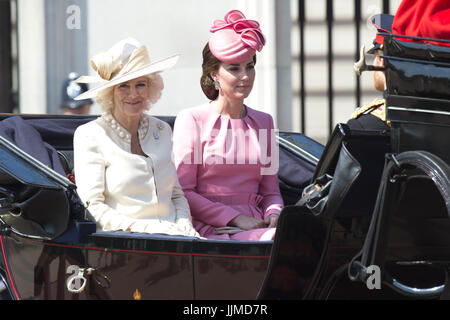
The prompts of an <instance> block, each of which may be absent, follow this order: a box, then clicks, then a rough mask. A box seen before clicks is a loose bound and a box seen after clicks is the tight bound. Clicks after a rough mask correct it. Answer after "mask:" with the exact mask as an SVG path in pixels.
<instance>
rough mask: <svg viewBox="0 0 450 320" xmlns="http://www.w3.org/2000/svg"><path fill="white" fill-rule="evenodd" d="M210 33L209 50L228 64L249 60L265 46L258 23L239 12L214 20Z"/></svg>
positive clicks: (235, 11) (234, 11)
mask: <svg viewBox="0 0 450 320" xmlns="http://www.w3.org/2000/svg"><path fill="white" fill-rule="evenodd" d="M210 31H211V33H212V35H211V38H210V39H209V50H210V51H211V53H212V54H213V55H214V56H215V57H216V58H217V59H219V60H220V61H222V62H225V63H229V64H238V63H242V62H244V61H247V60H250V59H251V58H252V57H253V56H254V55H255V53H256V51H261V50H262V48H263V47H264V45H265V44H266V39H265V37H264V35H263V33H262V32H261V29H260V27H259V23H258V22H257V21H255V20H249V19H246V18H245V16H244V14H243V13H242V12H240V11H239V10H231V11H230V12H228V13H227V14H226V15H225V18H224V20H215V21H214V24H213V26H212V27H211V29H210Z"/></svg>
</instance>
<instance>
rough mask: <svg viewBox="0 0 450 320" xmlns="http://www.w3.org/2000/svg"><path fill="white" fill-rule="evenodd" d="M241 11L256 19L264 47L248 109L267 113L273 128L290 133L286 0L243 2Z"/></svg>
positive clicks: (289, 47)
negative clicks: (259, 26) (271, 118)
mask: <svg viewBox="0 0 450 320" xmlns="http://www.w3.org/2000/svg"><path fill="white" fill-rule="evenodd" d="M242 11H243V12H244V13H245V14H246V16H247V18H248V19H255V20H258V21H259V23H260V24H261V29H262V31H263V33H264V35H265V36H266V41H267V43H266V46H265V47H264V49H263V51H261V53H258V54H257V57H258V60H257V64H256V80H255V85H254V89H253V92H252V94H251V95H250V97H249V98H248V101H247V102H248V104H249V106H251V107H254V108H256V109H259V110H261V111H265V112H267V113H270V114H271V115H272V116H273V119H274V122H275V126H276V127H277V128H280V129H281V130H290V129H291V122H292V80H291V62H292V56H291V45H290V39H291V19H290V1H289V0H258V1H255V0H246V1H245V2H243V4H242Z"/></svg>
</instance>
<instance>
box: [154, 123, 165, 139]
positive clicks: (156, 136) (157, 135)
mask: <svg viewBox="0 0 450 320" xmlns="http://www.w3.org/2000/svg"><path fill="white" fill-rule="evenodd" d="M156 128H158V130H154V131H153V137H154V138H155V140H158V139H159V131H162V130H163V129H164V126H163V124H162V123H161V122H158V123H157V124H156Z"/></svg>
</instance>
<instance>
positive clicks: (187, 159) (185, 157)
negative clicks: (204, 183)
mask: <svg viewBox="0 0 450 320" xmlns="http://www.w3.org/2000/svg"><path fill="white" fill-rule="evenodd" d="M200 133H201V123H200V122H199V121H197V120H196V119H195V118H194V117H193V115H192V114H191V113H190V112H188V111H182V112H180V113H179V114H178V116H177V118H176V120H175V126H174V132H173V152H174V160H175V166H176V168H177V174H178V179H179V181H180V184H181V187H182V188H183V191H184V195H185V197H186V199H187V200H188V202H189V206H190V208H191V214H192V217H193V218H194V219H196V220H198V221H201V222H203V223H205V224H208V225H212V226H216V227H224V226H226V225H227V224H228V223H229V222H230V221H231V220H233V219H234V218H235V217H237V216H238V215H239V214H240V212H238V211H236V210H235V209H233V208H231V207H229V206H227V205H225V204H223V203H220V202H213V201H210V200H209V199H207V198H205V197H203V196H202V195H201V194H199V193H198V192H197V172H198V167H199V166H200V165H201V162H202V147H201V141H200Z"/></svg>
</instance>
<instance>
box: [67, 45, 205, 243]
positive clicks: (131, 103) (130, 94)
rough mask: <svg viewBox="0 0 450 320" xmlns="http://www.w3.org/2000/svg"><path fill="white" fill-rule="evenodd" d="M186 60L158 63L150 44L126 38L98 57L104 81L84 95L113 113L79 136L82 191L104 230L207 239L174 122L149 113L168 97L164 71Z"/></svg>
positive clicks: (96, 63) (79, 185)
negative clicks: (199, 226)
mask: <svg viewBox="0 0 450 320" xmlns="http://www.w3.org/2000/svg"><path fill="white" fill-rule="evenodd" d="M177 59H178V57H177V56H174V57H170V58H167V59H164V60H161V61H159V62H156V63H150V58H149V55H148V52H147V49H146V47H145V46H142V45H141V44H139V43H138V42H137V41H136V40H134V39H131V38H129V39H125V40H122V41H120V42H119V43H117V44H116V45H114V46H113V47H112V48H111V49H110V50H108V51H107V52H103V53H100V54H98V55H96V56H95V57H94V58H93V59H92V60H91V66H92V68H93V69H94V70H95V71H96V73H97V75H98V76H97V77H80V78H79V79H78V80H77V81H78V82H93V81H96V82H100V85H98V86H97V87H96V88H94V89H91V90H89V91H87V92H85V93H83V94H81V95H80V96H78V97H77V98H76V99H86V98H92V97H97V102H98V103H99V104H100V105H101V107H102V108H103V110H104V111H105V113H104V114H103V115H102V116H101V117H99V118H98V119H96V120H94V121H91V122H89V123H87V124H85V125H82V126H80V127H79V128H78V129H77V130H76V132H75V135H74V162H75V175H76V183H77V190H78V193H79V196H80V198H81V199H82V200H83V202H84V203H85V204H86V206H87V208H88V210H89V211H90V212H91V214H92V215H93V216H94V217H95V219H96V221H97V226H98V228H99V229H101V230H103V231H114V230H123V231H131V232H146V233H163V234H170V235H186V236H199V235H198V233H197V232H196V231H195V229H194V228H193V226H192V223H191V215H190V211H189V206H188V203H187V201H186V199H185V197H184V194H183V192H182V189H181V187H180V185H179V182H178V179H177V174H176V170H175V166H174V164H173V162H172V159H171V155H172V142H171V139H172V132H171V129H170V126H169V125H168V124H167V123H165V122H163V121H161V120H159V119H156V118H154V117H151V116H150V115H148V114H147V113H146V112H145V111H146V110H148V109H149V107H150V106H151V105H152V104H154V103H155V102H156V101H157V100H158V99H159V97H160V96H161V91H162V89H163V87H164V85H163V80H162V78H161V76H160V75H159V74H158V73H159V72H161V71H163V70H166V69H168V68H170V67H172V66H173V65H174V64H175V63H176V61H177Z"/></svg>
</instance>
